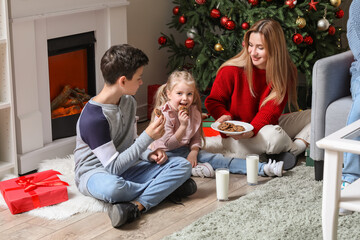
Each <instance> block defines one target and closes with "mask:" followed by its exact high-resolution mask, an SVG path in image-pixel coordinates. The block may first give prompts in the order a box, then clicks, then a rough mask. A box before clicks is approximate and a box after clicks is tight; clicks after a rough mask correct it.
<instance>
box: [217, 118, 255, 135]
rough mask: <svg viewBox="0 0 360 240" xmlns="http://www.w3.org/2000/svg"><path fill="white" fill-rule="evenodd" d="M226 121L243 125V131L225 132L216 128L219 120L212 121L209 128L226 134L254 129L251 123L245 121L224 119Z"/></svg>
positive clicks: (236, 133) (235, 133)
mask: <svg viewBox="0 0 360 240" xmlns="http://www.w3.org/2000/svg"><path fill="white" fill-rule="evenodd" d="M226 122H228V123H233V124H235V125H240V126H243V127H244V128H245V131H242V132H227V131H222V130H219V129H218V126H219V125H220V123H219V122H214V123H213V124H211V128H212V129H214V130H216V131H218V132H221V133H224V134H227V135H238V134H240V133H246V132H250V131H252V130H253V129H254V127H253V126H252V125H251V124H249V123H246V122H241V121H226Z"/></svg>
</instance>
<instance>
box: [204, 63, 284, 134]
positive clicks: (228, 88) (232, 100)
mask: <svg viewBox="0 0 360 240" xmlns="http://www.w3.org/2000/svg"><path fill="white" fill-rule="evenodd" d="M246 78H247V77H246V72H245V71H244V68H241V67H235V66H226V67H223V68H221V69H220V71H219V72H218V74H217V76H216V78H215V81H214V84H213V86H212V88H211V92H210V95H209V96H208V97H207V98H206V100H205V107H206V108H207V110H208V112H209V114H210V115H211V116H213V117H214V118H215V119H218V118H219V117H221V116H222V115H230V116H231V117H232V120H238V121H243V122H247V123H250V124H251V125H253V126H254V130H253V131H254V134H255V135H256V134H257V133H258V132H259V130H260V129H261V128H262V127H263V126H265V125H269V124H271V125H276V124H278V121H279V117H280V115H281V114H282V112H283V110H284V108H285V104H286V102H287V95H286V97H285V98H284V100H283V101H282V103H280V104H277V103H275V102H274V100H271V101H268V102H267V103H266V104H265V105H264V106H262V107H261V108H260V105H261V103H262V102H263V101H264V99H265V98H266V97H267V96H268V95H269V93H270V91H271V87H270V85H268V84H267V83H266V71H265V70H261V69H258V68H255V67H254V70H253V90H254V93H255V97H254V96H252V95H251V93H250V89H249V85H248V82H247V80H246Z"/></svg>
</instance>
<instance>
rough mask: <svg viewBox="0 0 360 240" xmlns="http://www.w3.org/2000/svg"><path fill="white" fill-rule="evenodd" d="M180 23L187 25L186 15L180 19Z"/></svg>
mask: <svg viewBox="0 0 360 240" xmlns="http://www.w3.org/2000/svg"><path fill="white" fill-rule="evenodd" d="M179 23H181V24H185V23H186V17H185V16H184V15H182V16H180V17H179Z"/></svg>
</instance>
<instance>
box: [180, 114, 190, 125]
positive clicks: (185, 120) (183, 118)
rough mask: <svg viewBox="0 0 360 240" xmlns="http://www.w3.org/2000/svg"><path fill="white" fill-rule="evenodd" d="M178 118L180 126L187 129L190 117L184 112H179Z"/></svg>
mask: <svg viewBox="0 0 360 240" xmlns="http://www.w3.org/2000/svg"><path fill="white" fill-rule="evenodd" d="M178 118H179V122H180V125H182V126H185V127H187V125H188V124H189V115H188V114H187V113H186V112H185V111H184V110H180V111H179V112H178Z"/></svg>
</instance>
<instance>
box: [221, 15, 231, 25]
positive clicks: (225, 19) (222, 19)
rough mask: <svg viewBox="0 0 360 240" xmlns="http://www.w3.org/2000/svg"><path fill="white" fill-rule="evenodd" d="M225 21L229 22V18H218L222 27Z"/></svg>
mask: <svg viewBox="0 0 360 240" xmlns="http://www.w3.org/2000/svg"><path fill="white" fill-rule="evenodd" d="M227 21H229V18H228V17H227V16H223V17H221V18H220V24H221V25H222V26H224V27H225V26H226V22H227Z"/></svg>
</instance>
